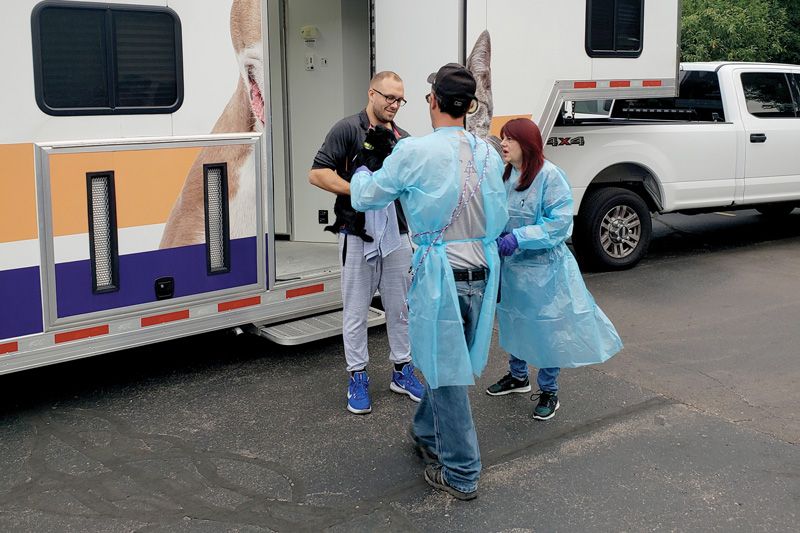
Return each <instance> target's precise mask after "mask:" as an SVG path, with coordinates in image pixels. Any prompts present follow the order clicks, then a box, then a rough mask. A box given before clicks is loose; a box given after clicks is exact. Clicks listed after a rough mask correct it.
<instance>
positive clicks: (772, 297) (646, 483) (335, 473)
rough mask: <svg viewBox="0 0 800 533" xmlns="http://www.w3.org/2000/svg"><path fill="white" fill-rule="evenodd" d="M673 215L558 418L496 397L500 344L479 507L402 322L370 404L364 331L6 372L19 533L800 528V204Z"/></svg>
mask: <svg viewBox="0 0 800 533" xmlns="http://www.w3.org/2000/svg"><path fill="white" fill-rule="evenodd" d="M731 215H733V216H731ZM654 228H655V231H656V235H657V237H658V238H657V240H656V241H655V242H654V244H653V246H652V249H651V253H650V255H649V256H648V258H647V259H645V261H644V262H643V263H642V264H640V265H639V266H638V267H637V268H635V269H633V270H630V271H626V272H616V273H589V274H587V275H586V276H585V277H586V281H587V284H588V286H589V287H590V289H591V290H592V292H593V294H594V296H595V298H596V300H597V301H598V303H599V304H600V305H601V306H602V307H603V309H604V310H605V311H606V313H607V314H608V315H609V316H610V317H611V319H612V320H613V321H614V323H615V325H616V326H617V328H618V329H619V331H620V334H621V335H622V338H623V340H624V342H625V349H624V350H623V352H621V353H620V354H619V355H617V356H616V357H614V358H613V359H611V360H610V361H609V362H607V363H605V364H603V365H599V366H596V367H590V368H582V369H576V370H565V371H564V372H563V373H562V376H561V379H560V385H561V393H560V395H559V398H560V401H561V409H560V410H559V411H558V413H557V415H556V416H555V417H554V418H553V419H552V420H550V421H547V422H538V421H534V420H533V419H531V417H530V414H531V412H532V409H533V406H534V402H532V401H531V400H530V399H529V398H528V395H526V394H516V395H510V396H505V397H499V398H496V397H489V396H487V395H486V394H485V393H484V392H483V391H484V389H485V388H486V386H488V385H489V384H491V383H493V382H494V381H495V380H496V379H497V378H499V377H501V376H502V375H503V374H504V372H505V354H504V353H503V351H502V350H501V349H500V348H499V347H498V346H497V344H496V342H495V343H493V346H492V352H491V354H490V362H489V366H488V367H487V369H486V371H485V373H484V375H483V376H482V377H481V378H479V379H478V384H477V386H476V387H475V388H474V389H473V390H472V393H471V394H472V396H471V398H472V402H473V411H474V415H475V420H476V424H477V427H478V434H479V439H480V445H481V451H482V458H483V464H484V470H483V475H482V478H481V482H480V489H479V490H480V495H479V497H478V499H477V500H475V501H472V502H460V501H457V500H454V499H453V498H451V497H449V496H447V495H446V494H443V493H439V492H436V491H433V490H432V489H430V488H429V487H428V486H427V485H426V484H425V482H424V480H423V477H422V465H421V463H420V462H419V460H418V458H417V457H416V456H415V455H414V453H413V451H412V449H411V445H410V443H409V441H408V438H407V436H406V428H407V427H408V424H409V421H410V418H411V416H412V414H413V411H414V407H415V404H413V403H412V402H411V401H409V400H408V399H407V398H405V397H403V396H399V395H397V394H395V393H393V392H391V391H390V390H389V388H388V385H389V376H390V371H391V367H390V364H389V361H388V359H387V357H386V355H387V353H388V344H387V341H386V334H385V330H384V329H383V328H377V329H375V330H373V331H372V332H371V334H370V339H369V347H370V352H371V354H372V361H371V363H370V368H369V370H370V376H371V380H372V384H371V392H372V396H373V408H374V410H373V413H372V414H370V415H366V416H356V415H352V414H349V413H348V412H347V411H346V410H345V393H346V373H345V372H344V368H343V360H344V356H343V352H342V346H341V339H337V338H334V339H328V340H325V341H319V342H315V343H312V344H310V345H305V346H300V347H293V348H286V347H279V346H276V345H274V344H271V343H269V342H267V341H265V340H263V339H259V338H256V337H251V336H239V337H235V336H233V335H231V334H230V333H228V332H217V333H213V334H206V335H200V336H195V337H192V338H187V339H181V340H177V341H171V342H166V343H162V344H158V345H152V346H147V347H143V348H138V349H134V350H128V351H125V352H119V353H115V354H108V355H105V356H100V357H94V358H91V359H86V360H82V361H76V362H73V363H67V364H62V365H56V366H52V367H47V368H43V369H38V370H34V371H28V372H23V373H19V374H13V375H7V376H2V377H0V464H2V468H0V530H2V531H9V532H11V531H36V532H48V531H54V532H55V531H58V532H70V531H81V532H84V531H92V532H93V531H103V532H117V531H140V532H161V531H163V532H167V531H169V532H172V531H178V532H183V531H186V532H190V531H191V532H195V531H197V532H205V531H208V532H218V531H247V532H249V531H254V532H255V531H336V532H338V531H341V532H350V531H356V532H359V531H492V532H495V531H497V532H499V531H503V532H527V531H537V532H538V531H566V532H581V531H725V532H727V531H770V532H773V531H797V530H798V524H799V523H800V517H799V516H798V514H800V449H798V446H799V445H800V386H799V382H800V361H798V350H797V345H798V339H800V333H799V332H798V323H799V322H800V277H798V275H797V271H798V268H797V263H798V261H800V210H797V211H796V212H795V214H793V215H792V216H791V217H789V218H788V219H786V220H783V221H781V222H770V221H766V220H764V219H763V217H759V216H758V215H756V214H755V213H754V212H750V211H748V212H737V213H725V214H710V215H701V216H696V217H683V216H680V215H671V216H668V217H660V218H659V219H657V220H656V221H655V223H654Z"/></svg>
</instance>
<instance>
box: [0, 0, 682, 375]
mask: <svg viewBox="0 0 800 533" xmlns="http://www.w3.org/2000/svg"><path fill="white" fill-rule="evenodd" d="M678 11H679V4H678V0H659V1H644V0H602V1H601V0H565V1H562V2H558V3H543V2H531V1H529V0H504V1H498V0H492V1H491V2H489V1H487V0H484V1H479V0H466V1H458V0H441V1H437V2H422V1H419V0H411V1H407V2H402V3H401V2H388V1H385V0H377V1H372V2H371V1H369V0H339V1H325V2H321V1H313V0H274V1H273V0H267V1H263V2H262V1H259V0H160V1H158V0H136V1H135V2H129V1H124V0H120V1H117V2H111V3H109V2H99V1H81V2H77V1H67V0H61V1H45V2H37V1H34V0H16V1H14V2H3V3H2V4H0V47H2V49H3V50H4V53H3V55H2V58H1V59H0V71H2V72H3V74H4V83H3V84H2V86H1V87H2V88H0V96H1V97H2V102H3V103H4V108H3V113H4V117H3V121H2V125H1V126H0V373H7V372H13V371H17V370H22V369H26V368H31V367H36V366H41V365H46V364H50V363H55V362H59V361H66V360H70V359H75V358H79V357H86V356H89V355H94V354H99V353H103V352H110V351H115V350H119V349H123V348H128V347H131V346H137V345H142V344H147V343H152V342H157V341H160V340H164V339H168V338H174V337H179V336H185V335H191V334H194V333H198V332H203V331H208V330H214V329H221V328H226V327H236V326H242V325H252V326H253V328H254V330H255V331H258V332H260V333H262V334H264V335H266V336H269V337H270V338H272V339H274V340H277V341H279V342H284V343H297V342H302V341H305V340H310V339H314V338H320V337H324V336H326V335H333V334H336V333H337V332H338V331H340V328H341V320H340V317H338V316H337V315H336V313H337V311H338V310H339V309H340V307H341V294H340V290H339V260H338V250H337V248H336V245H335V244H334V243H333V236H332V235H330V234H325V233H323V231H322V228H323V227H324V226H325V225H327V224H328V223H329V221H328V217H329V211H330V209H331V208H332V205H333V198H332V197H331V195H329V194H328V193H325V192H323V191H319V190H316V189H315V188H313V187H312V186H311V185H309V184H308V182H307V179H306V176H307V172H308V169H309V167H310V165H311V161H312V159H313V156H314V153H315V151H316V149H317V148H318V147H319V145H320V143H321V142H322V139H323V137H324V135H325V133H326V131H327V129H328V128H329V127H330V125H331V124H333V123H334V122H335V121H336V120H338V119H339V118H341V117H342V116H344V115H346V114H351V113H354V112H357V111H358V110H359V109H361V108H362V107H363V105H364V103H365V101H366V99H365V93H366V88H367V84H368V81H369V78H370V76H371V74H372V73H374V72H375V71H378V70H383V69H391V70H394V71H397V72H398V73H400V75H401V76H402V77H403V78H404V79H405V82H406V85H405V87H406V98H407V99H408V100H409V104H408V105H407V106H406V107H405V108H404V109H403V110H402V111H401V112H400V114H399V116H398V122H399V123H400V124H401V125H402V126H404V127H405V128H407V129H409V130H410V131H411V132H412V134H417V135H419V134H424V133H426V132H428V131H429V129H430V125H429V121H428V117H427V108H426V107H425V104H424V101H423V96H424V95H425V94H426V93H427V92H428V91H429V87H428V86H427V84H426V82H425V79H426V77H427V75H428V74H429V73H430V72H432V71H434V70H436V69H437V68H438V67H439V66H440V65H442V64H444V63H446V62H449V61H453V60H460V61H466V60H467V59H468V58H469V66H470V68H472V70H473V71H474V72H475V74H476V77H477V78H478V80H479V82H480V91H479V92H480V95H479V96H480V100H481V105H480V107H479V110H478V112H477V113H476V114H475V115H473V116H472V117H470V120H469V127H470V128H471V129H472V130H474V131H476V132H477V133H479V134H481V135H487V134H488V133H489V132H490V131H492V132H497V131H498V130H499V127H500V126H501V125H502V123H503V122H504V121H506V120H508V119H509V118H511V117H513V116H520V115H524V116H532V117H533V118H534V119H536V120H537V121H539V122H540V123H541V124H542V125H543V126H544V127H543V130H544V131H545V134H546V132H547V131H548V130H549V127H550V126H551V125H552V123H553V121H554V120H555V116H556V113H557V112H558V109H559V106H560V104H561V101H562V100H564V99H571V100H583V99H587V100H588V99H599V98H636V97H645V96H671V95H674V92H675V78H676V73H677V42H678ZM490 35H491V39H492V41H491V43H490V40H489V36H490ZM262 36H267V38H266V39H263V38H262ZM473 44H474V46H473ZM490 65H491V71H490ZM380 321H381V314H380V312H379V311H376V312H375V313H374V316H373V318H372V322H374V323H379V322H380Z"/></svg>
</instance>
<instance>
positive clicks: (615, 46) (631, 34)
mask: <svg viewBox="0 0 800 533" xmlns="http://www.w3.org/2000/svg"><path fill="white" fill-rule="evenodd" d="M643 5H644V0H588V1H587V2H586V53H587V54H588V55H589V57H639V56H640V55H641V54H642V32H643V31H644V9H643Z"/></svg>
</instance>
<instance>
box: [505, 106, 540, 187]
mask: <svg viewBox="0 0 800 533" xmlns="http://www.w3.org/2000/svg"><path fill="white" fill-rule="evenodd" d="M500 137H501V138H503V137H508V138H509V139H513V140H515V141H517V143H519V147H520V148H521V149H522V165H521V168H520V172H519V181H518V182H517V187H516V189H517V190H518V191H524V190H525V189H527V188H528V187H530V186H531V183H533V180H534V178H535V177H536V175H537V174H538V173H539V171H540V170H542V167H543V166H544V145H543V143H542V132H541V131H539V126H537V125H536V123H535V122H533V121H532V120H528V119H527V118H515V119H512V120H509V121H508V122H506V123H505V125H504V126H503V128H502V129H501V130H500ZM512 168H513V167H512V166H511V163H508V164H506V169H505V172H503V181H508V178H509V177H511V169H512Z"/></svg>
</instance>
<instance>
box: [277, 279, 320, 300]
mask: <svg viewBox="0 0 800 533" xmlns="http://www.w3.org/2000/svg"><path fill="white" fill-rule="evenodd" d="M318 292H325V284H324V283H318V284H317V285H309V286H308V287H300V288H297V289H289V290H288V291H286V299H287V300H288V299H289V298H297V297H298V296H307V295H309V294H316V293H318Z"/></svg>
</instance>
